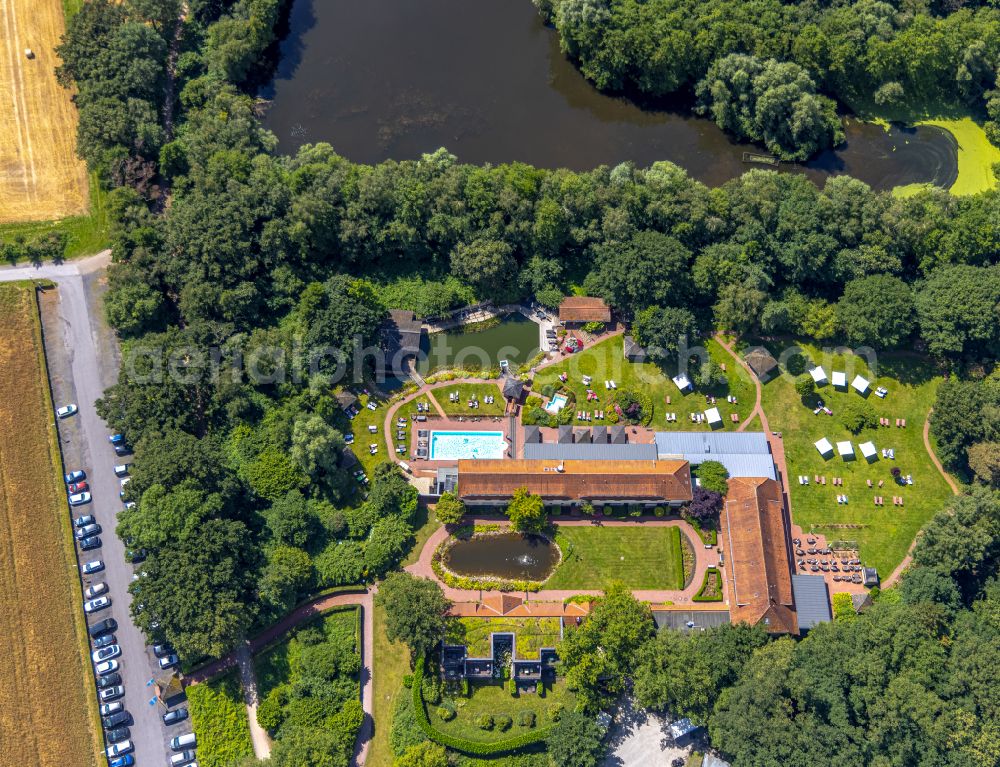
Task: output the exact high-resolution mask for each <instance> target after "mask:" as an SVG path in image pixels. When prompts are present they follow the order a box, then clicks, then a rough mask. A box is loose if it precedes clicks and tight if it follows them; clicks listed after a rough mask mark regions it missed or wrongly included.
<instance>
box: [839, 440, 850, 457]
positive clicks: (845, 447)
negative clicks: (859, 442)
mask: <svg viewBox="0 0 1000 767" xmlns="http://www.w3.org/2000/svg"><path fill="white" fill-rule="evenodd" d="M837 453H839V454H840V455H841V456H842V457H843V458H851V457H852V456H853V455H854V445H852V444H851V443H850V442H847V441H846V440H845V441H844V442H838V443H837Z"/></svg>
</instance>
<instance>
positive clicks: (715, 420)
mask: <svg viewBox="0 0 1000 767" xmlns="http://www.w3.org/2000/svg"><path fill="white" fill-rule="evenodd" d="M705 418H706V420H707V421H708V425H709V426H711V427H712V428H713V429H714V428H716V427H717V426H722V416H721V415H720V414H719V408H717V407H710V408H709V409H708V410H706V411H705Z"/></svg>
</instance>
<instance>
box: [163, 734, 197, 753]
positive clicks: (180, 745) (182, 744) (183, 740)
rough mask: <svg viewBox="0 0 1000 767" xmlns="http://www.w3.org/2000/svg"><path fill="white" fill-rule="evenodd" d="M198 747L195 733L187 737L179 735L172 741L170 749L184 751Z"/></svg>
mask: <svg viewBox="0 0 1000 767" xmlns="http://www.w3.org/2000/svg"><path fill="white" fill-rule="evenodd" d="M197 745H198V738H197V737H195V734H194V733H193V732H189V733H187V734H186V735H178V736H177V737H176V738H171V739H170V748H171V750H173V751H183V750H185V749H186V748H188V747H189V746H190V747H191V748H194V747H195V746H197Z"/></svg>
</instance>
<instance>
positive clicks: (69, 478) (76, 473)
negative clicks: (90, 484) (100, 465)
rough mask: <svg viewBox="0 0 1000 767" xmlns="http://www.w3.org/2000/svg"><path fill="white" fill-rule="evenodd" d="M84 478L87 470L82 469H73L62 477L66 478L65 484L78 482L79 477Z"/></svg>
mask: <svg viewBox="0 0 1000 767" xmlns="http://www.w3.org/2000/svg"><path fill="white" fill-rule="evenodd" d="M86 478H87V472H85V471H84V470H83V469H74V470H73V471H71V472H70V473H69V474H67V475H65V476H64V477H63V479H65V480H66V484H67V485H68V484H70V483H71V482H79V481H80V480H81V479H86Z"/></svg>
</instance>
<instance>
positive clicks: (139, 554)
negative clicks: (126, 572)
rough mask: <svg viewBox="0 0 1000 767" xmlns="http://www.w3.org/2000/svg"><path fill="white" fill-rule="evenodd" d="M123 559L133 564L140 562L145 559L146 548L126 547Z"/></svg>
mask: <svg viewBox="0 0 1000 767" xmlns="http://www.w3.org/2000/svg"><path fill="white" fill-rule="evenodd" d="M125 559H126V560H127V561H128V562H131V563H132V564H134V565H137V564H139V563H140V562H145V561H146V550H145V549H126V550H125Z"/></svg>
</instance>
